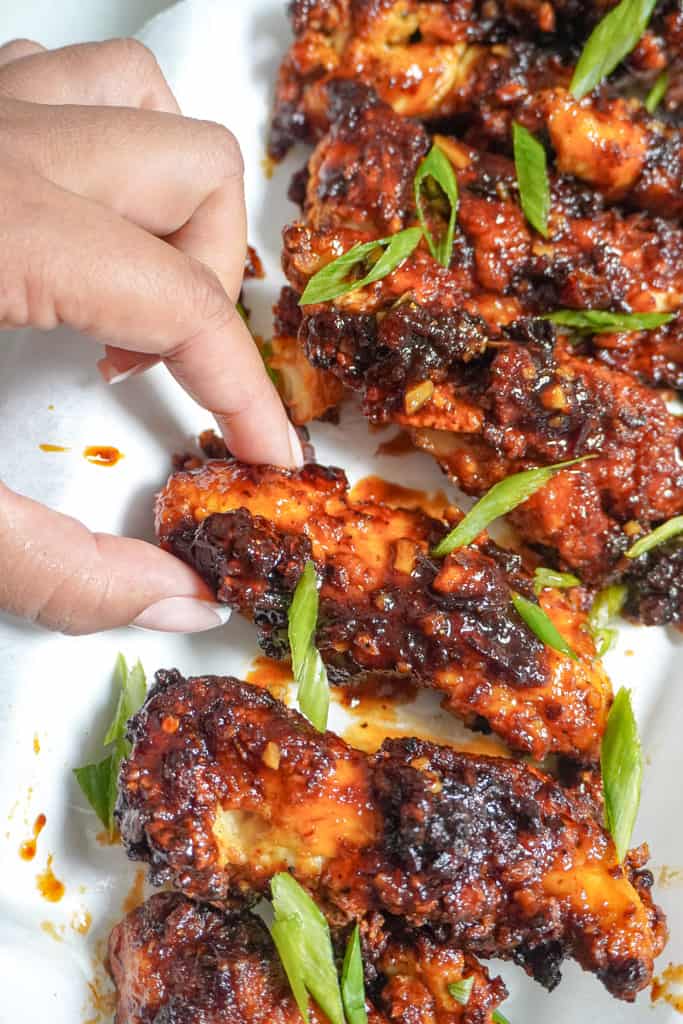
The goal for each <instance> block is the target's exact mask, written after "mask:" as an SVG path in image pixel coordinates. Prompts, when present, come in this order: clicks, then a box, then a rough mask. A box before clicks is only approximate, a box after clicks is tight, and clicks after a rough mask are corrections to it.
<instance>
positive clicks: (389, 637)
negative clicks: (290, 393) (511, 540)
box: [156, 462, 611, 762]
mask: <svg viewBox="0 0 683 1024" xmlns="http://www.w3.org/2000/svg"><path fill="white" fill-rule="evenodd" d="M459 515H460V513H458V512H457V510H455V509H453V510H452V518H453V520H455V519H456V518H457V517H458V516H459ZM156 518H157V533H158V536H159V539H160V541H161V543H162V544H163V546H164V547H166V548H167V549H168V550H170V551H172V552H174V554H176V555H178V556H179V557H180V558H182V559H184V560H185V561H187V562H188V563H189V564H190V565H192V566H193V567H194V568H196V569H197V571H198V572H199V574H200V575H201V576H202V577H203V578H204V579H205V580H206V581H207V583H208V584H209V585H210V586H211V587H212V588H213V589H214V590H215V591H216V594H217V596H218V599H219V600H220V601H223V602H225V603H226V604H229V605H230V606H231V607H232V608H236V609H238V610H239V611H240V612H242V613H243V614H245V615H247V616H248V617H249V618H253V620H254V621H255V623H256V624H257V626H258V628H259V632H260V642H261V645H262V646H263V647H264V648H265V650H266V651H267V653H269V654H271V655H274V656H276V657H283V656H286V655H287V654H288V645H287V630H286V626H287V612H288V608H289V604H290V602H291V598H292V595H293V592H294V588H295V586H296V584H297V582H298V579H299V576H300V575H301V573H302V571H303V568H304V565H305V563H306V561H307V559H309V558H312V559H313V560H314V562H315V564H316V568H317V571H318V574H319V577H320V578H321V579H322V587H321V590H320V615H319V623H318V631H317V636H316V644H317V646H318V649H319V650H320V653H321V656H322V658H323V660H324V662H325V664H326V665H327V668H328V671H329V674H330V677H331V679H332V680H333V681H334V682H338V683H341V684H347V685H348V684H351V685H353V683H354V681H357V680H358V679H359V678H360V677H362V676H363V675H364V674H368V673H372V674H376V673H382V672H384V673H389V674H392V675H396V674H398V675H399V676H401V675H402V676H405V677H406V679H407V678H408V677H411V678H414V679H416V680H417V681H419V683H420V684H421V685H422V686H425V687H433V688H434V689H436V690H437V691H438V692H439V693H440V694H443V706H444V707H445V708H446V709H447V710H448V711H450V712H452V713H453V714H455V715H457V716H458V717H459V718H462V719H463V720H464V721H465V722H466V723H467V724H469V725H473V726H475V727H478V728H486V729H490V730H493V731H494V732H495V733H497V734H498V735H499V736H500V737H501V738H502V739H503V740H504V741H505V742H506V743H507V744H508V745H509V746H510V747H511V748H512V749H514V750H519V751H522V752H524V753H529V754H533V756H534V757H536V758H538V759H541V758H543V757H544V756H545V755H546V754H548V753H551V752H556V753H562V754H567V755H568V756H570V757H573V758H576V759H578V760H580V761H585V762H594V761H596V760H597V758H598V755H599V749H600V737H601V736H602V733H603V731H604V727H605V722H606V718H607V713H608V710H609V706H610V703H611V687H610V684H609V681H608V679H607V677H606V675H605V673H604V670H603V669H602V667H601V664H600V662H599V660H597V659H596V657H595V648H594V646H593V642H592V639H591V637H590V635H589V633H588V631H587V627H586V617H585V614H584V613H583V612H582V611H581V610H580V607H579V605H578V601H579V598H577V597H576V596H575V595H571V594H562V593H560V592H558V591H552V590H546V591H544V592H543V593H542V595H541V598H540V601H541V605H542V607H543V608H544V610H545V611H546V613H547V614H548V615H549V616H550V618H551V619H552V620H553V621H554V623H555V625H556V626H557V628H558V629H559V630H560V632H561V633H562V634H563V635H564V636H565V637H566V639H567V640H568V642H569V643H570V644H571V646H572V648H573V649H574V650H575V651H576V655H577V660H576V661H573V660H572V659H570V658H568V657H566V656H565V655H562V654H559V653H558V652H557V651H555V650H553V649H552V648H549V647H546V646H545V645H544V644H543V643H541V641H540V640H539V639H538V638H537V637H536V635H535V634H534V633H533V632H532V631H531V630H530V629H529V628H528V626H526V625H525V623H524V622H523V621H522V620H521V619H520V618H519V616H518V615H517V612H516V611H515V609H514V607H513V605H512V603H511V593H512V592H513V591H519V592H522V593H526V594H527V595H528V596H530V597H531V596H533V595H532V591H531V581H530V578H529V576H528V575H527V574H526V573H525V572H524V571H523V570H522V568H521V560H520V558H519V556H517V555H514V554H512V553H511V552H509V551H504V550H503V549H501V548H499V547H497V546H496V545H495V544H493V543H492V542H491V541H490V540H489V539H488V538H487V537H486V535H485V534H484V535H482V537H481V538H480V542H479V544H477V545H472V546H470V547H466V548H461V549H459V550H456V551H454V552H452V553H451V554H450V555H448V556H447V557H446V558H445V559H444V560H443V561H439V560H436V559H434V558H432V557H430V550H431V548H432V547H433V546H434V544H435V543H436V542H438V540H440V539H441V537H442V536H443V535H444V534H445V533H446V531H447V529H448V525H447V523H445V522H443V521H441V520H438V519H433V518H431V517H430V516H427V515H426V514H425V513H424V512H421V511H419V510H416V509H413V510H409V509H401V508H393V507H389V506H388V505H383V504H380V503H374V502H359V503H355V502H353V501H351V500H350V499H349V496H348V485H347V481H346V477H345V476H344V474H343V473H342V471H341V470H335V469H325V468H323V467H322V466H316V465H309V466H306V467H304V469H302V470H301V471H298V472H293V471H288V470H278V469H274V468H271V467H254V466H245V465H242V464H240V463H238V462H223V463H221V462H211V463H209V464H208V465H207V466H205V467H204V468H203V469H200V470H198V471H196V472H179V473H175V474H174V475H173V476H172V477H171V479H170V480H169V482H168V484H167V486H166V488H165V489H164V490H163V491H162V492H161V494H160V495H159V498H158V500H157V509H156Z"/></svg>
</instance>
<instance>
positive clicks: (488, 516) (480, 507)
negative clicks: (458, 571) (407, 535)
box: [432, 455, 597, 558]
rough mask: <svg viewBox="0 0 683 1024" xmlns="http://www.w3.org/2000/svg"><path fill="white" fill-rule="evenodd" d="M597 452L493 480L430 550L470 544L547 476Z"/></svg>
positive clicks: (441, 553) (439, 551)
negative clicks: (494, 481)
mask: <svg viewBox="0 0 683 1024" xmlns="http://www.w3.org/2000/svg"><path fill="white" fill-rule="evenodd" d="M595 458H597V456H596V455H582V456H581V457H580V458H578V459H569V460H568V461H567V462H557V463H555V464H554V465H552V466H539V467H537V468H536V469H525V470H523V471H522V472H521V473H513V475H512V476H508V477H506V478H505V480H499V481H498V483H497V484H494V485H493V487H492V488H491V490H490V491H488V492H487V493H486V494H485V495H484V497H483V498H480V499H479V501H478V502H477V503H476V504H475V505H473V506H472V508H471V509H470V510H469V512H468V513H467V515H466V516H465V517H464V519H461V520H460V522H459V523H458V524H457V526H455V527H454V528H453V529H452V530H451V532H450V533H448V534H447V535H446V536H445V537H444V538H443V540H441V541H439V543H438V544H437V545H436V547H435V548H434V549H433V551H432V555H433V556H434V558H443V557H444V556H445V555H448V554H450V552H451V551H454V550H455V549H456V548H462V547H464V546H465V545H467V544H471V543H472V541H473V540H474V539H475V537H478V536H479V534H480V533H481V532H482V530H485V529H486V527H487V526H489V524H490V523H492V522H493V521H494V519H499V518H500V517H501V516H504V515H507V513H508V512H511V511H512V509H513V508H517V506H518V505H521V504H522V502H523V501H526V500H527V498H530V497H531V496H532V494H535V493H536V491H538V490H539V488H541V487H543V486H544V485H545V484H547V483H548V481H549V480H552V478H553V477H554V476H555V474H556V473H559V472H560V470H562V469H567V468H568V467H569V466H575V465H577V464H578V463H579V462H585V461H586V460H587V459H595Z"/></svg>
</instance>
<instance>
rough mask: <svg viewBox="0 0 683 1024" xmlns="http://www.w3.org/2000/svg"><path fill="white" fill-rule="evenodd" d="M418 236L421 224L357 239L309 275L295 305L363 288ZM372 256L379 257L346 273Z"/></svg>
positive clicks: (402, 257) (386, 271)
mask: <svg viewBox="0 0 683 1024" xmlns="http://www.w3.org/2000/svg"><path fill="white" fill-rule="evenodd" d="M421 238H422V228H406V229H405V230H404V231H398V232H397V233H396V234H395V235H390V236H389V237H388V238H377V239H375V240H374V241H372V242H362V243H361V242H358V243H357V244H356V245H354V246H353V247H352V248H351V249H349V251H348V252H345V253H344V254H343V255H342V256H338V257H337V259H336V260H332V262H331V263H328V264H327V266H325V267H323V268H322V269H321V270H319V271H318V272H317V274H314V275H313V277H312V278H311V279H310V281H309V282H308V284H307V285H306V287H305V288H304V293H303V295H302V296H301V298H300V299H299V305H300V306H310V305H311V304H312V303H314V302H328V301H329V300H330V299H337V298H339V296H340V295H346V294H347V293H348V292H355V291H357V290H358V289H359V288H365V287H366V285H369V284H372V283H373V281H379V280H380V279H381V278H382V277H386V276H387V274H390V273H391V272H392V270H395V269H396V267H397V266H398V265H399V263H403V261H404V260H405V259H407V258H408V256H410V254H411V253H412V251H413V250H414V249H415V247H416V246H417V245H418V243H419V241H420V239H421ZM382 250H384V251H383V252H382ZM374 256H379V259H377V260H376V262H375V263H374V265H373V266H372V267H371V268H370V270H368V272H367V273H366V274H365V275H364V276H362V277H360V278H353V277H349V275H350V274H351V272H352V271H353V270H355V269H356V268H358V267H362V265H363V264H364V263H366V262H367V261H369V260H370V259H371V258H373V257H374Z"/></svg>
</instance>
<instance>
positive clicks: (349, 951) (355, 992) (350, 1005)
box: [341, 925, 368, 1024]
mask: <svg viewBox="0 0 683 1024" xmlns="http://www.w3.org/2000/svg"><path fill="white" fill-rule="evenodd" d="M341 993H342V1002H343V1003H344V1012H345V1014H346V1020H347V1021H348V1024H367V1020H368V1014H367V1010H366V1009H365V978H364V975H363V957H362V955H361V948H360V929H359V927H358V925H356V927H355V928H354V929H353V932H352V933H351V938H350V939H349V941H348V943H347V946H346V953H345V954H344V965H343V967H342V975H341Z"/></svg>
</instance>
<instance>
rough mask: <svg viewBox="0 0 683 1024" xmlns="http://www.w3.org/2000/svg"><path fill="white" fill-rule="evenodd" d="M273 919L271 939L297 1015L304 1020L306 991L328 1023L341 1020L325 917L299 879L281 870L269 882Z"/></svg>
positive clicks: (342, 1015)
mask: <svg viewBox="0 0 683 1024" xmlns="http://www.w3.org/2000/svg"><path fill="white" fill-rule="evenodd" d="M270 889H271V895H272V899H273V912H274V914H275V921H274V923H273V925H272V926H271V935H272V936H273V942H274V943H275V947H276V949H277V951H278V954H279V956H280V960H281V961H282V966H283V967H284V969H285V974H286V975H287V979H288V981H289V984H290V987H291V989H292V994H293V995H294V998H295V1000H296V1003H297V1006H298V1007H299V1010H300V1011H301V1016H302V1017H303V1018H304V1020H305V1021H308V1019H309V1014H308V995H310V996H311V997H312V998H313V999H314V1000H315V1002H316V1003H317V1004H318V1006H319V1007H320V1009H321V1010H322V1011H323V1013H324V1014H325V1015H326V1016H327V1017H328V1019H329V1021H330V1024H344V1010H343V1008H342V996H341V991H340V988H339V979H338V977H337V968H336V966H335V962H334V953H333V951H332V940H331V938H330V929H329V928H328V925H327V921H326V920H325V918H324V917H323V915H322V914H321V912H320V910H319V909H318V907H317V906H316V905H315V903H314V902H313V900H312V899H311V897H310V896H309V895H308V893H306V892H305V891H304V890H303V889H302V888H301V886H300V885H299V883H298V882H297V881H295V879H294V878H292V876H291V875H288V874H287V873H286V872H281V873H279V874H277V875H275V876H274V877H273V879H272V880H271V883H270Z"/></svg>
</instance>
